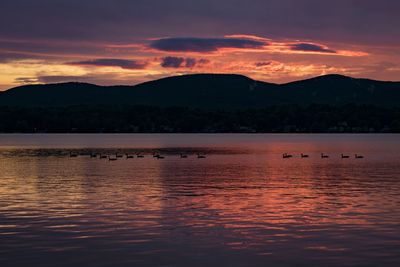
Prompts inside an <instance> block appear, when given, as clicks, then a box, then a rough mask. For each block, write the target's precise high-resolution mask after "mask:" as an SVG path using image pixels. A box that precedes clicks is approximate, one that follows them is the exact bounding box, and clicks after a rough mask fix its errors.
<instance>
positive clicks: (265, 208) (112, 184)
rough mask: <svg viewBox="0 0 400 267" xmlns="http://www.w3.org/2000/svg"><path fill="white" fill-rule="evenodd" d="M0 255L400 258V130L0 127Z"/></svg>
mask: <svg viewBox="0 0 400 267" xmlns="http://www.w3.org/2000/svg"><path fill="white" fill-rule="evenodd" d="M70 151H73V152H75V153H78V154H82V155H80V156H79V157H76V158H71V157H69V152H70ZM181 151H183V152H185V153H188V154H189V158H187V159H181V158H180V157H179V156H178V154H179V153H180V152H181ZM90 152H97V153H103V154H106V153H108V154H110V153H116V152H119V153H132V154H133V153H143V154H145V155H146V157H145V158H135V159H125V158H121V159H119V160H117V161H108V160H105V159H91V158H90V157H89V156H87V154H89V153H90ZM153 152H157V153H162V154H163V155H165V156H166V157H165V159H159V160H157V159H155V158H153V157H152V156H151V154H152V153H153ZM197 152H205V153H206V154H207V158H206V159H198V158H197V156H195V155H194V154H195V153H197ZM285 152H288V153H293V154H294V155H295V157H294V158H292V159H282V156H281V155H282V153H285ZM301 152H304V153H307V154H309V155H310V158H308V159H301V158H299V157H298V154H299V153H301ZM321 152H324V153H327V154H329V155H330V158H329V159H321V158H320V156H319V155H320V153H321ZM341 153H345V154H348V155H350V156H351V158H350V159H341V158H340V154H341ZM355 153H359V154H362V155H363V156H365V158H364V159H354V154H355ZM85 154H86V155H85ZM0 266H165V267H166V266H190V267H192V266H199V267H200V266H202V267H203V266H400V135H0Z"/></svg>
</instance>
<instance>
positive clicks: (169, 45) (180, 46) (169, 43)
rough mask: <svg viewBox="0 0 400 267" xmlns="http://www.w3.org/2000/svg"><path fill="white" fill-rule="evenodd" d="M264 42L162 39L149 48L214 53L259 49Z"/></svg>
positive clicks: (226, 39)
mask: <svg viewBox="0 0 400 267" xmlns="http://www.w3.org/2000/svg"><path fill="white" fill-rule="evenodd" d="M265 45H267V43H266V42H263V41H258V40H250V39H242V38H163V39H158V40H155V41H153V42H151V43H150V47H151V48H154V49H157V50H160V51H167V52H214V51H217V50H218V49H220V48H261V47H263V46H265Z"/></svg>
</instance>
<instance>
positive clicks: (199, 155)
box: [197, 153, 206, 159]
mask: <svg viewBox="0 0 400 267" xmlns="http://www.w3.org/2000/svg"><path fill="white" fill-rule="evenodd" d="M197 158H198V159H205V158H206V155H203V154H200V153H197Z"/></svg>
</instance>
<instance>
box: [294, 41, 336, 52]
mask: <svg viewBox="0 0 400 267" xmlns="http://www.w3.org/2000/svg"><path fill="white" fill-rule="evenodd" d="M290 49H291V50H293V51H304V52H321V53H331V54H335V53H336V51H335V50H332V49H328V48H326V47H323V46H322V45H316V44H310V43H297V44H294V45H291V46H290Z"/></svg>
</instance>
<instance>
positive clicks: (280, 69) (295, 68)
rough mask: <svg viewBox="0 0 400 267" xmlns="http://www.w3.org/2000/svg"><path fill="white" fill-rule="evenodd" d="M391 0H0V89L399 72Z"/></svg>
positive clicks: (399, 6)
mask: <svg viewBox="0 0 400 267" xmlns="http://www.w3.org/2000/svg"><path fill="white" fill-rule="evenodd" d="M399 12H400V1H398V0H379V1H378V0H251V1H250V0H196V1H195V0H40V1H39V0H1V1H0V90H6V89H8V88H12V87H15V86H19V85H24V84H34V83H58V82H67V81H79V82H89V83H95V84H100V85H115V84H124V85H133V84H137V83H141V82H144V81H149V80H154V79H158V78H162V77H167V76H172V75H183V74H192V73H235V74H243V75H246V76H248V77H251V78H253V79H257V80H262V81H268V82H274V83H285V82H290V81H294V80H299V79H305V78H310V77H314V76H319V75H325V74H331V73H338V74H344V75H348V76H352V77H360V78H371V79H378V80H392V81H394V80H395V81H399V80H400V34H399V33H400V16H399Z"/></svg>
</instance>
